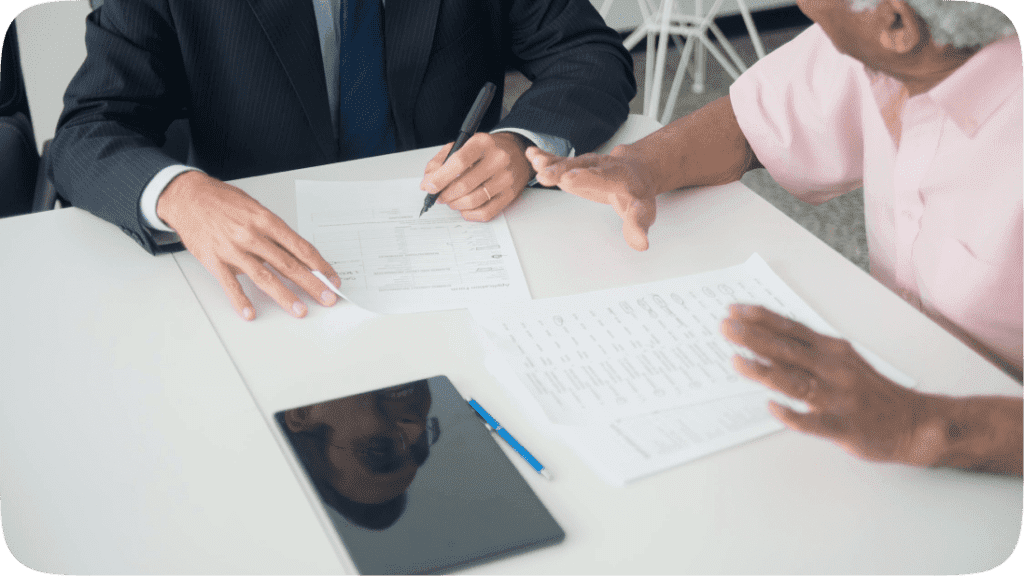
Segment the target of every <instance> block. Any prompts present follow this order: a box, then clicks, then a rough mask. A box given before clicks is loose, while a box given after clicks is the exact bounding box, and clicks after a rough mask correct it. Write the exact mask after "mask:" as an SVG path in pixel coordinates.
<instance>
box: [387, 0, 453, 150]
mask: <svg viewBox="0 0 1024 576" xmlns="http://www.w3.org/2000/svg"><path fill="white" fill-rule="evenodd" d="M440 5H441V0H387V2H386V3H385V4H384V42H385V47H384V51H385V60H386V61H387V76H388V92H389V93H390V95H391V107H392V112H393V113H394V118H395V128H396V131H397V132H398V148H399V150H408V149H411V148H415V147H416V144H417V143H416V137H415V125H414V120H415V107H416V95H417V94H418V93H419V90H420V85H421V84H422V83H423V74H424V73H425V72H426V70H427V59H428V57H429V56H430V48H431V46H432V45H433V43H434V28H435V26H436V25H437V15H438V10H439V7H440Z"/></svg>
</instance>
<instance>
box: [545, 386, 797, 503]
mask: <svg viewBox="0 0 1024 576" xmlns="http://www.w3.org/2000/svg"><path fill="white" fill-rule="evenodd" d="M769 397H770V395H769V394H768V393H766V392H764V391H758V392H751V393H748V394H741V395H739V396H733V397H729V398H721V399H718V400H712V401H710V402H706V403H703V404H694V405H692V406H683V407H680V408H671V409H668V410H658V411H654V412H651V413H649V414H641V415H639V416H632V417H629V418H620V419H618V420H615V421H613V422H611V423H609V424H607V425H603V426H586V427H580V426H572V427H569V426H562V427H559V428H560V429H561V430H560V434H561V436H562V438H563V440H564V441H565V443H566V444H568V445H569V446H570V447H572V448H573V450H574V451H575V452H576V453H577V454H578V455H579V456H580V458H582V459H583V460H584V461H585V462H586V463H587V465H588V466H590V468H591V469H593V470H594V471H595V472H597V473H598V475H599V476H601V477H602V478H603V479H604V480H605V481H606V482H608V483H609V484H612V485H615V486H620V485H623V484H625V483H627V482H630V481H632V480H636V479H638V478H642V477H644V476H648V475H650V474H654V473H656V472H660V471H661V470H664V469H666V468H669V467H671V466H675V465H678V464H682V463H683V462H689V461H690V460H694V459H696V458H699V457H701V456H705V455H707V454H711V453H713V452H717V451H719V450H724V449H725V448H729V447H730V446H735V445H737V444H742V443H743V442H747V441H750V440H753V439H754V438H758V437H760V436H764V435H765V434H769V433H771V432H775V431H777V430H782V429H783V428H785V426H783V424H782V423H781V422H779V421H778V420H776V419H775V417H773V416H772V415H771V413H769V412H768V409H767V408H766V405H767V402H768V398H769Z"/></svg>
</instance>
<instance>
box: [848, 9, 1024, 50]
mask: <svg viewBox="0 0 1024 576" xmlns="http://www.w3.org/2000/svg"><path fill="white" fill-rule="evenodd" d="M880 1H881V0H847V2H848V3H849V4H850V8H852V9H853V10H854V11H857V12H861V11H863V10H870V9H872V8H875V7H876V6H878V3H879V2H880ZM904 2H906V3H907V4H909V5H910V7H911V8H913V9H914V11H915V12H917V15H918V16H920V17H921V19H922V20H924V21H925V23H926V24H928V31H929V32H931V35H932V39H933V40H935V43H936V44H939V45H940V46H945V45H947V44H948V45H951V46H953V47H954V48H966V47H969V46H985V45H988V44H991V43H992V42H995V41H996V40H999V39H1000V38H1003V37H1006V36H1012V35H1013V34H1016V33H1017V32H1016V31H1015V30H1014V28H1013V23H1012V22H1010V19H1009V18H1007V17H1006V15H1005V14H1003V13H1002V12H1000V11H999V10H996V9H995V8H992V7H991V6H985V5H984V4H977V3H975V2H953V1H948V0H904Z"/></svg>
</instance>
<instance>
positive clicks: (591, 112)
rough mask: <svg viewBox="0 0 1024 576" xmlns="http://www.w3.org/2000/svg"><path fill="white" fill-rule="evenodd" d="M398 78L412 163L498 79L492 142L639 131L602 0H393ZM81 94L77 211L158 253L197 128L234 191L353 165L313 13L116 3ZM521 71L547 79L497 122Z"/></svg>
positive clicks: (584, 139) (394, 89)
mask: <svg viewBox="0 0 1024 576" xmlns="http://www.w3.org/2000/svg"><path fill="white" fill-rule="evenodd" d="M384 19H385V44H386V62H387V64H386V66H387V80H388V88H389V91H390V98H391V107H392V113H393V116H394V120H395V125H396V130H397V137H398V146H399V150H408V149H413V148H420V147H425V146H432V145H437V144H442V143H446V142H450V141H452V140H454V139H455V136H456V135H457V134H458V129H459V126H460V125H461V123H462V120H463V119H464V116H465V114H466V111H467V110H468V109H469V108H470V106H471V105H472V102H473V100H474V98H475V97H476V94H477V92H478V91H479V90H480V87H481V86H482V85H483V84H484V82H485V81H488V80H490V81H491V82H494V83H495V84H496V85H497V86H498V93H497V94H496V97H495V99H494V102H493V103H492V105H491V108H490V109H489V111H488V113H487V114H486V115H485V117H484V122H483V125H482V127H481V129H490V128H493V127H495V126H509V127H519V128H524V129H527V130H532V131H535V132H540V133H546V134H550V135H553V136H560V137H563V138H566V139H568V140H569V141H570V142H572V144H573V145H574V146H575V147H576V150H577V151H579V152H585V151H588V150H590V149H593V148H594V147H596V146H598V145H599V144H600V143H602V142H603V141H604V140H606V139H607V138H609V137H610V136H611V135H612V134H613V133H614V131H615V130H616V128H617V127H618V126H619V125H620V124H621V123H622V122H623V121H624V120H625V118H626V116H627V115H628V112H629V101H630V99H631V98H632V97H633V95H634V94H635V92H636V86H635V81H634V79H633V73H632V60H631V59H630V57H629V54H628V53H627V52H626V51H625V49H624V48H623V47H622V43H621V41H620V39H619V37H618V35H617V34H616V33H615V32H614V31H612V30H611V29H609V28H607V27H606V26H605V25H604V23H603V21H602V20H601V18H600V16H599V15H598V14H597V12H596V11H595V10H594V9H593V6H592V5H591V4H590V2H588V1H587V0H387V3H386V8H385V18H384ZM86 47H87V49H88V55H87V57H86V60H85V62H84V63H83V65H82V68H81V69H80V70H79V71H78V73H77V74H76V76H75V77H74V79H73V80H72V81H71V84H70V85H69V86H68V89H67V92H66V94H65V97H64V112H63V114H62V115H61V118H60V121H59V124H58V128H57V134H56V137H55V139H54V142H53V145H52V154H53V156H52V177H53V180H54V183H55V185H56V187H57V191H58V193H59V194H60V195H61V196H62V197H64V198H66V199H68V200H69V201H70V202H71V203H72V204H74V205H76V206H79V207H81V208H84V209H86V210H89V211H90V212H93V213H94V214H96V215H98V216H100V217H101V218H104V219H106V220H109V221H111V222H114V223H115V224H117V225H119V226H120V227H121V228H122V229H124V230H125V232H126V233H128V234H129V235H131V236H132V237H133V238H135V239H136V240H137V241H138V242H139V243H140V244H142V245H143V246H144V247H145V248H146V249H147V250H149V251H150V252H154V251H157V250H158V249H159V248H158V247H157V245H156V244H155V242H154V241H153V239H152V236H151V234H150V232H149V229H148V227H147V226H146V225H145V223H144V221H143V220H142V216H141V215H140V214H139V209H138V202H139V197H140V195H141V193H142V190H143V189H144V187H145V186H146V184H147V183H148V182H149V180H150V179H152V177H153V176H154V175H155V174H156V173H157V172H158V171H159V170H161V169H162V168H164V167H166V166H168V165H171V164H175V163H178V162H176V161H175V160H173V159H172V158H170V157H169V156H168V155H167V154H166V153H165V152H164V151H162V150H161V149H160V145H161V144H162V142H163V139H164V133H165V130H166V129H167V127H168V125H169V123H170V122H172V121H173V120H175V119H176V118H180V117H187V118H188V119H189V123H190V126H191V139H192V150H191V154H190V158H189V161H190V164H192V165H195V166H198V167H199V168H202V169H203V170H205V171H207V172H208V173H209V174H210V175H212V176H215V177H217V178H220V179H222V180H229V179H234V178H241V177H246V176H253V175H258V174H266V173H270V172H279V171H283V170H291V169H295V168H302V167H306V166H313V165H319V164H325V163H330V162H337V161H340V160H344V159H345V158H341V157H340V156H339V152H338V142H337V139H336V136H335V130H334V127H333V126H332V121H331V113H330V110H329V106H328V99H327V88H326V83H325V79H324V70H323V61H322V59H321V55H320V44H319V37H318V35H317V27H316V19H315V16H314V14H313V8H312V2H311V1H310V0H204V1H200V0H107V1H106V2H105V3H104V5H103V6H102V7H101V8H99V9H97V10H96V11H94V12H93V13H92V14H90V16H89V18H88V21H87V27H86ZM506 67H515V68H518V69H520V70H522V72H523V73H524V74H525V75H526V76H527V77H528V78H529V79H531V80H532V81H533V85H532V87H531V88H530V89H529V90H528V91H527V92H526V93H525V94H524V95H523V96H522V97H521V98H520V99H519V100H518V101H517V103H516V105H515V106H514V107H513V108H512V110H511V111H510V112H509V114H508V116H507V117H506V118H505V119H504V120H503V121H501V122H500V123H499V122H498V119H499V114H500V107H501V99H502V98H501V92H502V87H503V85H504V74H505V71H506Z"/></svg>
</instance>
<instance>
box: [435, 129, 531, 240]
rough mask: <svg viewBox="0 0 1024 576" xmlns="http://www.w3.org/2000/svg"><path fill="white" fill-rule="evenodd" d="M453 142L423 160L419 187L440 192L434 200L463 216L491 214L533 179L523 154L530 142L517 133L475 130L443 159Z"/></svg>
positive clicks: (486, 216)
mask: <svg viewBox="0 0 1024 576" xmlns="http://www.w3.org/2000/svg"><path fill="white" fill-rule="evenodd" d="M453 144H454V143H449V144H448V145H447V146H445V147H444V148H441V151H440V152H438V153H437V155H436V156H434V158H433V159H431V160H430V162H429V163H427V168H426V170H424V175H423V182H422V183H420V189H422V190H423V191H425V192H427V193H430V194H435V193H437V192H440V193H441V195H440V196H439V197H438V198H437V202H438V203H439V204H447V205H448V206H449V207H451V208H452V209H453V210H458V211H459V212H462V217H463V218H465V219H466V220H472V221H477V222H486V221H488V220H490V219H492V218H494V217H495V216H497V215H498V214H500V213H501V211H502V210H504V209H505V207H506V206H508V205H509V204H510V203H511V202H512V201H513V200H515V199H516V197H517V196H519V194H520V193H521V192H522V191H523V188H525V187H526V184H527V183H528V182H529V181H530V180H531V179H533V176H534V171H533V167H532V166H530V162H529V161H528V160H527V159H526V156H525V154H524V153H525V151H526V148H527V146H530V145H531V144H530V142H529V141H528V140H526V139H525V138H523V137H522V136H519V135H518V134H513V133H511V132H499V133H497V134H487V133H485V132H479V133H477V134H474V135H473V137H472V138H470V139H469V140H467V141H466V144H465V145H463V146H462V148H460V149H459V151H458V152H456V153H455V154H452V157H451V158H448V161H447V162H446V161H445V157H446V156H448V151H449V150H451V149H452V145H453Z"/></svg>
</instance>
